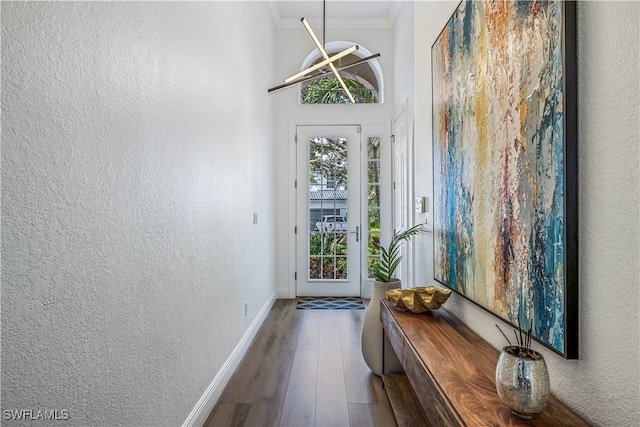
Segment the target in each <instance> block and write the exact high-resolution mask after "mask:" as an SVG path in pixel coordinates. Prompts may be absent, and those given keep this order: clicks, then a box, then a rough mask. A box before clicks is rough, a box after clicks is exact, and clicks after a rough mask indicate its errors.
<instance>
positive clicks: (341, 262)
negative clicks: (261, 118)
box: [308, 137, 348, 280]
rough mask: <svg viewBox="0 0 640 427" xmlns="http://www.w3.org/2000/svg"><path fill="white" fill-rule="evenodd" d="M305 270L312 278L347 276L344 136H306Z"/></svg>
mask: <svg viewBox="0 0 640 427" xmlns="http://www.w3.org/2000/svg"><path fill="white" fill-rule="evenodd" d="M308 142H309V221H310V224H309V230H308V233H309V271H308V277H309V278H310V279H316V280H323V279H324V280H336V279H337V280H346V279H347V258H346V255H347V252H348V242H347V231H348V228H347V227H348V222H347V221H348V216H347V215H348V212H347V201H348V200H347V198H348V192H347V188H348V174H347V145H348V141H347V139H346V138H340V137H335V138H329V137H319V138H311V139H309V141H308Z"/></svg>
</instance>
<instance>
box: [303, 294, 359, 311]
mask: <svg viewBox="0 0 640 427" xmlns="http://www.w3.org/2000/svg"><path fill="white" fill-rule="evenodd" d="M298 309H300V310H364V304H363V303H362V300H361V299H360V298H356V297H299V298H298Z"/></svg>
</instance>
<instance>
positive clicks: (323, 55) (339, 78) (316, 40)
mask: <svg viewBox="0 0 640 427" xmlns="http://www.w3.org/2000/svg"><path fill="white" fill-rule="evenodd" d="M301 21H302V25H303V26H304V28H305V29H306V30H307V32H308V33H309V35H310V36H311V39H312V40H313V42H314V43H315V45H316V47H317V48H318V50H319V51H320V53H321V54H322V57H323V58H324V59H329V55H327V51H326V50H324V46H322V45H321V44H320V40H318V37H317V36H316V33H315V32H314V31H313V28H311V26H310V25H309V23H308V22H307V20H306V19H304V18H302V19H301ZM329 68H331V71H332V72H333V74H335V76H336V79H338V82H339V83H340V85H341V86H342V89H343V90H344V91H345V93H346V94H347V96H348V97H349V100H351V103H352V104H355V103H356V100H355V99H353V95H351V92H350V91H349V88H348V87H347V85H346V84H345V82H344V80H342V77H341V76H340V74H339V73H338V70H336V67H335V65H333V62H331V63H329Z"/></svg>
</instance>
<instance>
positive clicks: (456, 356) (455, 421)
mask: <svg viewBox="0 0 640 427" xmlns="http://www.w3.org/2000/svg"><path fill="white" fill-rule="evenodd" d="M380 320H381V321H382V326H383V329H384V331H385V334H386V336H387V337H388V339H389V343H390V345H391V346H392V347H393V350H394V351H395V353H396V355H397V356H398V359H399V360H400V363H401V365H402V367H403V368H404V371H405V373H406V376H404V375H402V376H400V375H391V376H387V375H383V380H384V382H385V388H386V390H387V393H388V394H389V400H390V401H391V403H392V406H393V407H394V412H395V411H396V408H398V406H402V407H403V409H400V410H398V413H397V414H396V418H397V420H398V424H399V425H400V426H402V425H414V426H415V425H425V426H588V425H589V424H588V423H587V422H586V421H585V420H583V419H582V418H580V417H579V416H578V415H576V414H575V413H574V412H572V411H571V410H570V409H569V408H568V407H567V406H566V405H564V404H563V403H562V402H561V401H560V400H558V399H557V398H556V397H554V396H553V395H552V396H551V397H550V398H549V403H548V405H547V408H546V409H545V411H544V412H543V413H542V414H539V415H537V416H535V417H533V418H532V419H531V420H523V419H520V418H518V417H516V416H514V415H512V414H511V412H510V411H509V409H508V408H507V407H506V406H504V404H503V403H502V401H501V400H500V398H499V397H498V393H497V391H496V385H495V372H496V364H497V362H498V357H499V351H498V350H496V349H495V348H493V347H492V346H491V345H490V344H489V343H488V342H486V341H485V340H484V339H482V338H481V337H480V336H479V335H478V334H476V333H475V332H473V331H472V330H471V329H469V328H468V327H467V326H466V325H464V324H463V323H462V322H461V321H460V320H458V318H456V317H455V316H454V315H453V314H451V313H450V312H448V311H447V310H445V309H442V308H440V309H439V310H436V311H429V312H427V313H424V314H414V313H411V312H408V311H401V310H398V309H396V308H395V307H393V306H392V305H391V304H390V303H389V302H388V301H386V300H382V301H381V308H380ZM383 351H384V349H383ZM383 369H384V368H383ZM398 393H399V394H400V396H398ZM411 399H414V401H410V400H411ZM394 402H395V403H394ZM411 412H412V413H413V414H414V415H411V414H410V413H411ZM412 417H413V418H414V419H411V418H412Z"/></svg>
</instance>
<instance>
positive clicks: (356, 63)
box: [267, 53, 380, 93]
mask: <svg viewBox="0 0 640 427" xmlns="http://www.w3.org/2000/svg"><path fill="white" fill-rule="evenodd" d="M379 56H380V54H379V53H375V54H373V55H369V56H367V57H364V58H360V59H358V60H357V61H353V62H349V63H348V64H344V65H343V66H340V67H338V68H337V69H338V71H342V70H346V69H348V68H351V67H353V66H354V65H358V64H363V63H365V62H369V61H371V60H372V59H375V58H378V57H379ZM325 75H326V73H324V72H321V73H315V74H311V75H310V76H305V77H301V78H299V79H296V80H293V81H291V82H289V83H285V84H281V85H278V86H274V87H272V88H269V89H267V92H269V93H271V92H274V91H276V90H280V89H284V88H287V87H289V86H293V85H297V84H298V83H304V82H308V81H310V80H315V79H317V78H318V77H322V76H325Z"/></svg>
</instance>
